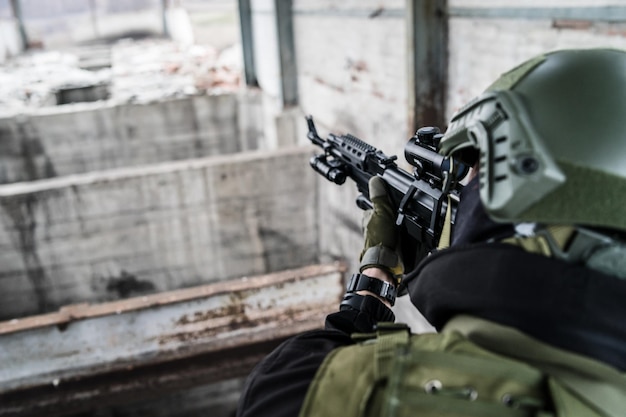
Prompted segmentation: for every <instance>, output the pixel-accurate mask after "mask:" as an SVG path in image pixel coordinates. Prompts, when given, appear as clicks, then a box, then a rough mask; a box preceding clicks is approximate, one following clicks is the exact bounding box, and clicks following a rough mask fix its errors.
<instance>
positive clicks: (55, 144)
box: [0, 91, 263, 184]
mask: <svg viewBox="0 0 626 417" xmlns="http://www.w3.org/2000/svg"><path fill="white" fill-rule="evenodd" d="M256 96H258V94H255V92H254V91H251V92H248V93H247V94H242V95H239V96H238V95H235V94H225V95H216V96H194V97H187V98H181V99H172V100H164V101H160V102H154V103H147V104H120V105H117V104H115V103H114V102H97V103H88V104H86V103H81V104H75V105H65V106H58V107H52V108H44V109H39V110H38V111H37V112H34V113H32V114H30V115H20V116H17V117H7V118H2V119H0V184H1V183H10V182H17V181H31V180H36V179H41V178H49V177H53V176H64V175H72V174H79V173H84V172H91V171H99V170H106V169H112V168H117V167H124V166H136V165H144V164H150V163H156V162H163V161H170V160H181V159H187V158H198V157H203V156H209V155H219V154H230V153H235V152H241V151H246V150H252V149H258V148H260V147H263V145H262V132H261V130H262V126H261V125H260V123H261V122H260V120H259V119H260V118H259V117H258V114H259V113H260V107H259V106H260V104H259V98H258V97H256Z"/></svg>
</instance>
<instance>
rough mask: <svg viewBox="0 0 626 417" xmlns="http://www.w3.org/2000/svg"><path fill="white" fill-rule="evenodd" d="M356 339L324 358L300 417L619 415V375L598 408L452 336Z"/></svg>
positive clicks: (402, 331) (383, 330)
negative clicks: (354, 342)
mask: <svg viewBox="0 0 626 417" xmlns="http://www.w3.org/2000/svg"><path fill="white" fill-rule="evenodd" d="M355 338H356V339H360V341H359V343H357V344H354V345H351V346H346V347H342V348H339V349H336V350H334V351H333V352H331V353H330V354H329V355H328V357H327V358H326V360H325V361H324V363H323V364H322V366H321V367H320V369H319V370H318V372H317V374H316V377H315V379H314V381H313V382H312V383H311V386H310V388H309V391H308V393H307V397H306V400H305V402H304V405H303V407H302V410H301V412H300V417H318V416H319V417H321V416H323V417H331V416H342V417H352V416H354V417H357V416H398V417H401V416H417V417H422V416H426V417H428V416H438V417H457V416H459V417H461V416H463V417H468V416H477V417H478V416H481V417H492V416H493V417H495V416H498V417H531V416H534V417H544V416H545V417H549V416H557V417H583V416H584V417H600V416H602V417H624V416H626V392H625V391H623V388H624V385H623V382H624V379H623V378H622V377H623V375H620V374H619V373H616V374H617V376H618V378H619V380H620V381H621V382H622V384H621V387H620V388H618V389H615V387H613V386H611V387H609V389H608V390H604V392H603V393H601V394H600V395H599V396H598V398H601V399H602V402H603V403H604V404H603V405H600V406H599V407H598V404H594V403H593V401H589V398H585V396H584V395H583V396H581V395H580V392H579V391H577V390H576V389H574V390H573V389H571V384H570V383H569V382H568V381H565V380H562V379H561V378H559V377H555V376H553V375H550V374H549V373H546V372H544V371H542V370H539V369H537V368H535V367H533V366H530V365H528V364H526V363H524V362H521V361H518V360H515V359H511V358H508V357H505V356H502V355H498V354H495V353H492V352H490V351H487V350H485V349H483V348H481V347H479V346H478V345H476V344H475V343H473V342H472V341H470V340H469V339H468V338H467V337H465V336H464V335H462V334H461V333H460V332H457V331H446V332H443V333H440V334H422V335H411V334H410V331H409V328H408V327H407V326H405V325H398V324H393V323H381V324H379V325H378V328H377V332H376V333H375V334H371V335H355ZM521 348H523V347H521ZM574 382H575V383H574V386H578V387H580V386H583V387H584V389H585V390H587V388H589V390H591V391H593V390H594V389H595V388H594V386H595V385H594V384H593V383H592V384H589V383H588V382H584V383H582V385H581V383H579V382H580V381H578V382H576V381H574ZM600 384H601V385H602V383H600ZM618 385H619V384H618ZM601 388H602V387H601ZM607 393H608V394H607ZM592 394H593V393H592ZM594 398H596V397H594Z"/></svg>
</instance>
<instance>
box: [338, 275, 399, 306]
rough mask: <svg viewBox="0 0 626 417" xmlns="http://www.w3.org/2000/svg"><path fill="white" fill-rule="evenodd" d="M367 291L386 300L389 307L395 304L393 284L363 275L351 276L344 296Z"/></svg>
mask: <svg viewBox="0 0 626 417" xmlns="http://www.w3.org/2000/svg"><path fill="white" fill-rule="evenodd" d="M361 290H367V291H370V292H372V293H374V294H376V295H377V296H379V297H381V298H383V299H385V300H387V301H388V302H389V304H390V305H394V304H395V303H396V294H397V291H396V287H394V286H393V284H390V283H388V282H387V281H383V280H381V279H378V278H372V277H369V276H367V275H365V274H352V277H351V278H350V282H349V283H348V288H347V290H346V294H352V293H356V292H357V291H361Z"/></svg>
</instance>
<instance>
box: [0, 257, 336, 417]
mask: <svg viewBox="0 0 626 417" xmlns="http://www.w3.org/2000/svg"><path fill="white" fill-rule="evenodd" d="M343 270H344V266H343V265H342V264H331V265H314V266H309V267H304V268H300V269H294V270H288V271H283V272H280V273H275V274H269V275H264V276H258V277H252V278H242V279H239V280H234V281H227V282H220V283H216V284H211V285H205V286H201V287H194V288H188V289H184V290H177V291H171V292H165V293H159V294H154V295H150V296H145V297H139V298H134V299H127V300H122V301H116V302H111V303H103V304H96V305H75V306H69V307H67V308H64V309H61V310H60V311H59V312H57V313H52V314H46V315H41V316H35V317H28V318H24V319H19V320H11V321H6V322H0V363H2V366H1V367H0V416H30V415H54V414H62V413H65V412H68V411H69V410H73V411H75V410H81V409H88V408H90V407H94V406H95V405H98V406H101V405H103V404H119V403H123V402H126V401H129V400H131V399H132V400H137V399H138V398H149V397H150V396H151V395H158V394H159V393H160V392H163V391H164V390H167V389H172V388H181V387H187V386H192V385H196V384H199V383H209V382H216V381H221V380H225V379H229V378H233V377H237V376H242V375H245V374H246V373H247V372H249V371H250V369H251V367H252V366H253V365H254V363H256V362H258V360H259V359H260V358H261V357H262V356H263V355H265V354H266V353H267V352H269V350H271V349H272V348H273V347H275V346H276V345H277V344H278V343H279V342H280V341H282V340H284V339H285V338H287V337H289V336H291V335H294V334H297V333H300V332H302V331H306V330H311V329H314V328H319V327H322V326H323V321H324V317H325V315H326V314H328V313H329V312H331V311H333V310H335V309H336V308H337V303H338V302H339V300H340V297H341V295H342V293H343V290H344V288H343V284H342V273H343Z"/></svg>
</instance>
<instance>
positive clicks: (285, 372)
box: [237, 310, 376, 417]
mask: <svg viewBox="0 0 626 417" xmlns="http://www.w3.org/2000/svg"><path fill="white" fill-rule="evenodd" d="M375 322H376V318H373V317H370V316H369V315H367V314H364V313H361V312H358V311H355V310H348V311H339V312H337V313H333V314H330V315H328V316H327V317H326V324H325V328H324V329H323V330H313V331H310V332H306V333H303V334H300V335H298V336H294V337H292V338H290V339H288V340H286V341H285V342H283V343H282V344H281V345H280V346H278V347H277V348H276V349H275V350H274V351H273V352H272V353H270V354H269V355H268V356H267V357H266V358H265V359H263V360H262V361H261V362H260V363H259V364H258V365H257V366H256V367H255V368H254V369H253V371H252V373H251V374H250V375H249V376H248V379H247V380H246V383H245V385H244V388H243V391H242V394H241V397H240V399H239V405H238V408H237V416H238V417H250V416H255V417H264V416H268V417H269V416H272V417H281V416H293V417H295V416H297V415H298V413H299V412H300V408H301V407H302V404H303V403H304V398H305V397H306V393H307V390H308V389H309V385H310V383H311V381H312V380H313V377H314V376H315V373H316V372H317V369H318V368H319V367H320V365H321V364H322V362H323V361H324V359H325V358H326V355H327V354H328V353H329V352H330V351H331V350H333V349H336V348H338V347H341V346H347V345H350V344H352V343H353V342H352V339H351V338H350V335H351V334H352V333H355V332H358V333H364V332H370V331H371V330H372V326H373V325H374V324H375Z"/></svg>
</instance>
